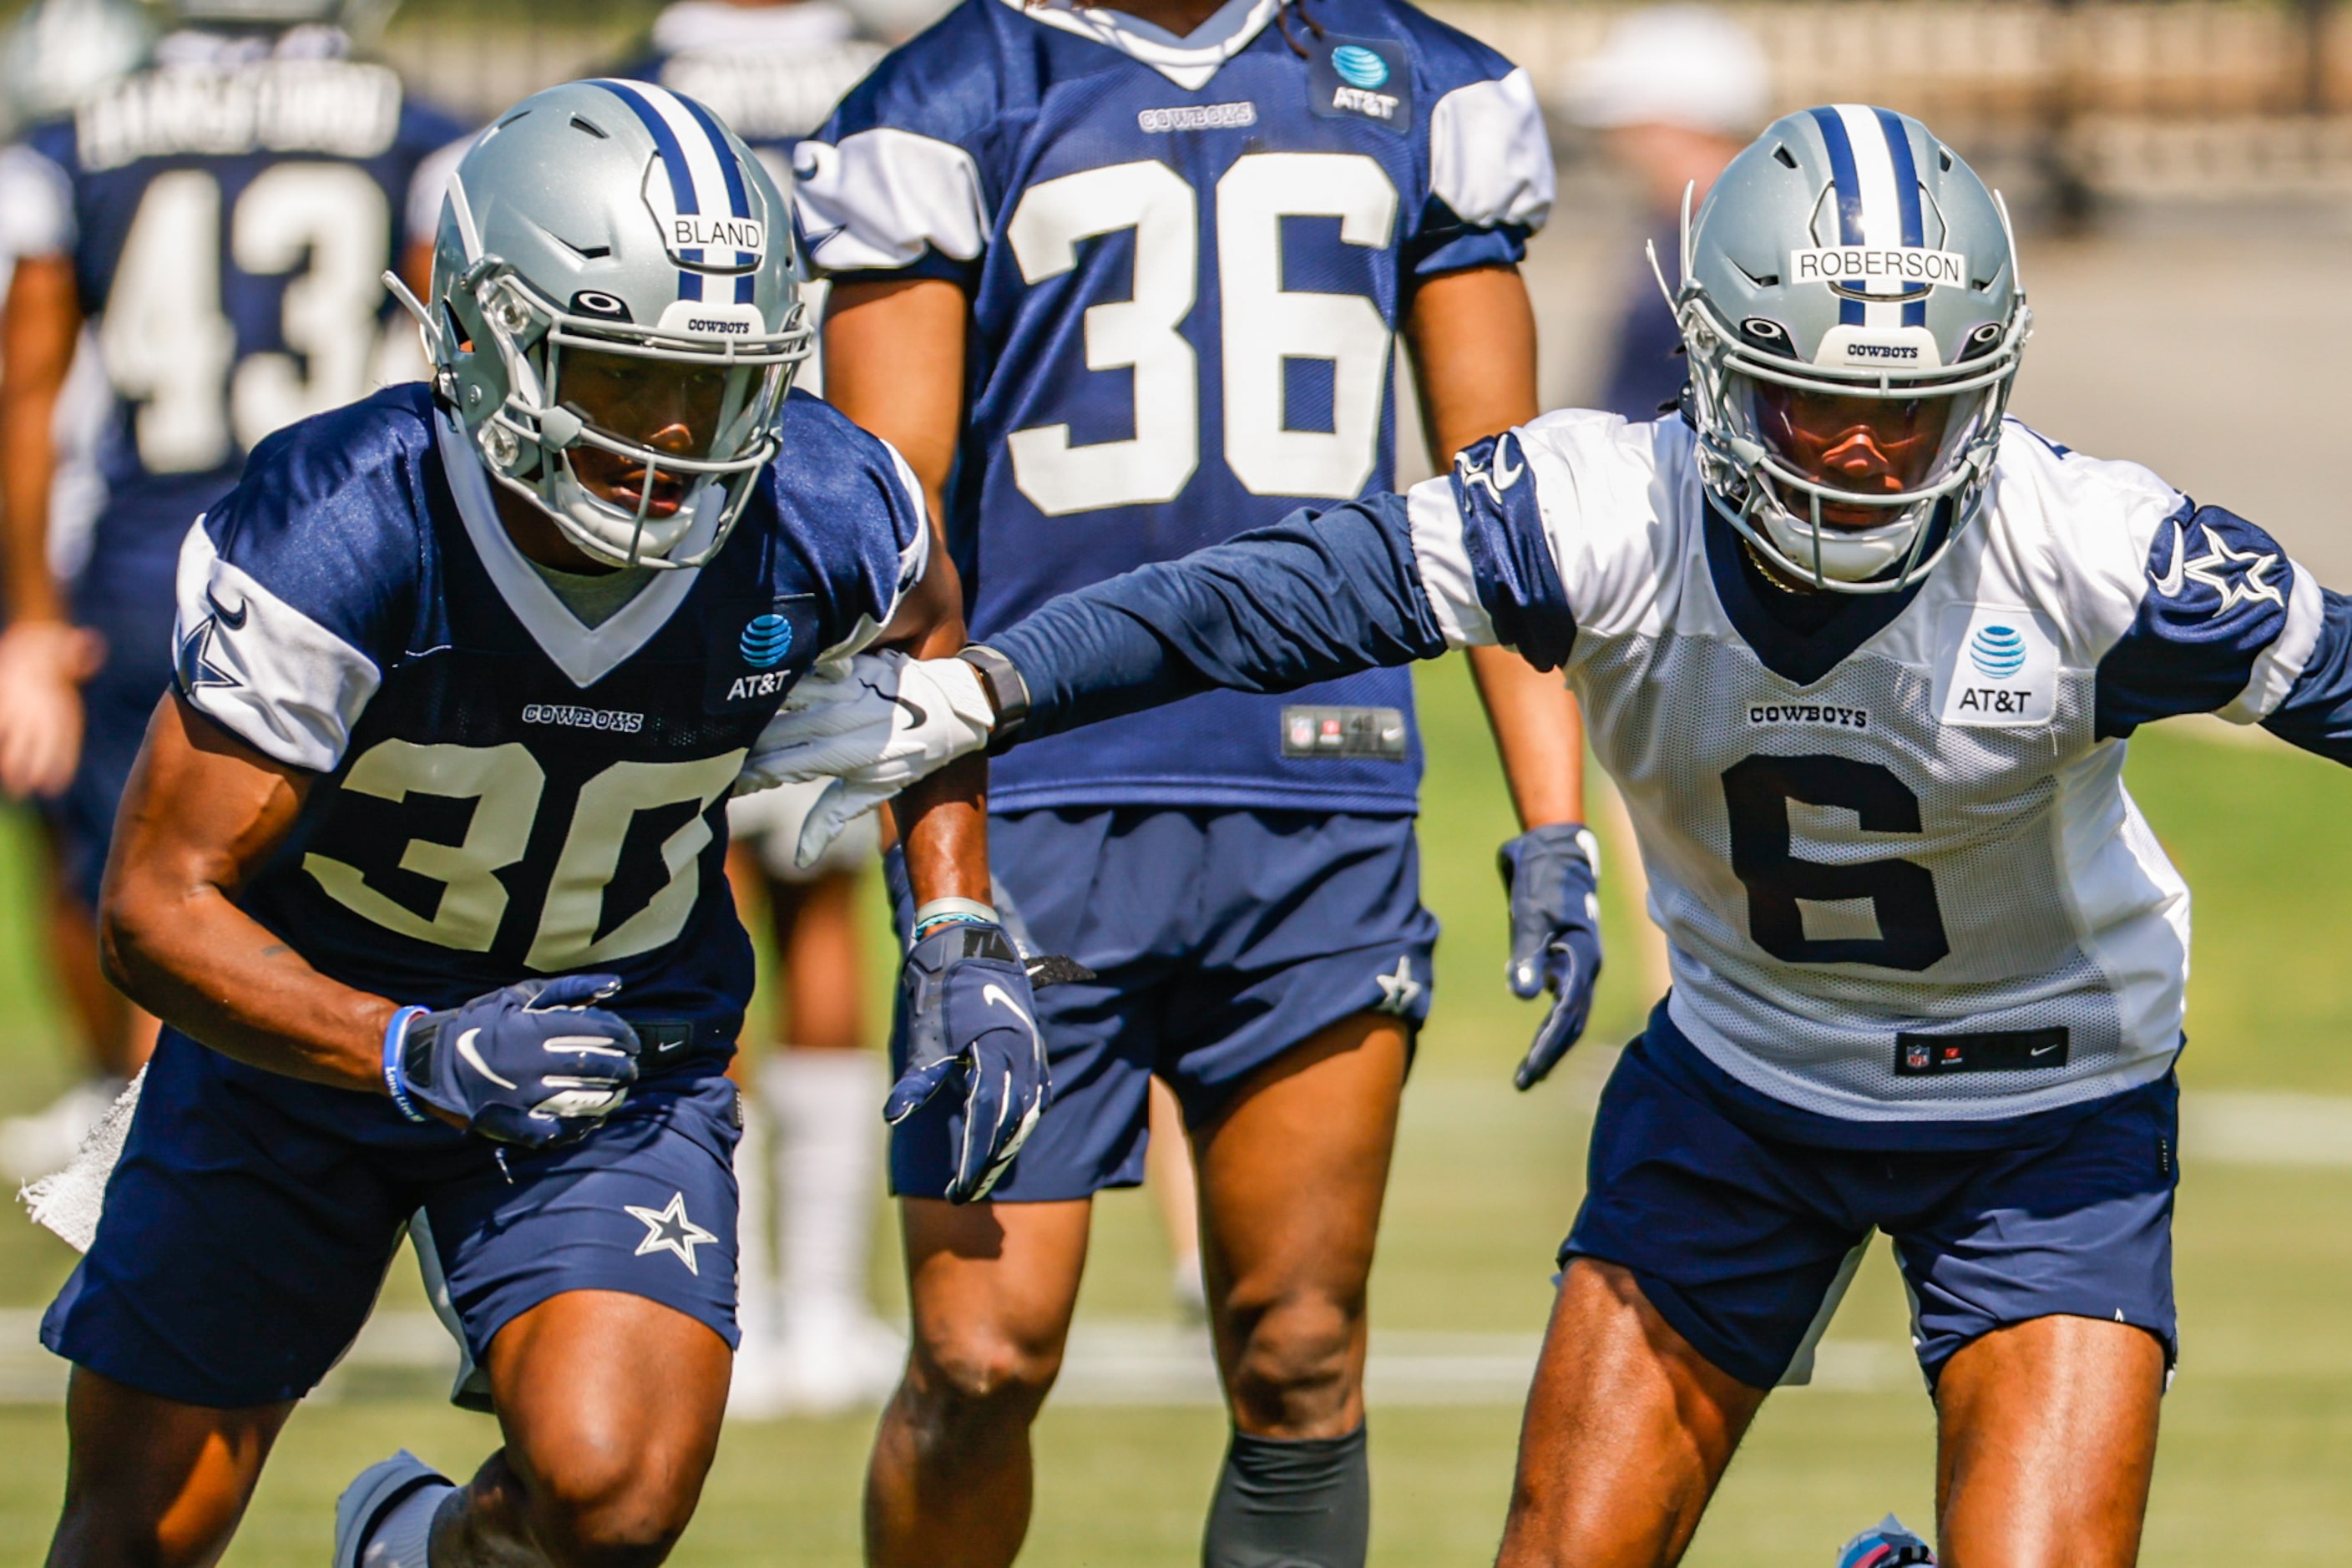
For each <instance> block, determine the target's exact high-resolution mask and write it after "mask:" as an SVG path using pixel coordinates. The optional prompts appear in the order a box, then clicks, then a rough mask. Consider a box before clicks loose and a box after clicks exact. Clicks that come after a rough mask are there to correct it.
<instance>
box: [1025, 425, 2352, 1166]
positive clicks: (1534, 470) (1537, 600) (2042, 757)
mask: <svg viewBox="0 0 2352 1568" xmlns="http://www.w3.org/2000/svg"><path fill="white" fill-rule="evenodd" d="M1787 597H1788V595H1780V594H1779V592H1778V591H1777V590H1772V589H1769V588H1767V587H1765V586H1763V585H1762V579H1761V578H1760V575H1759V574H1757V573H1756V572H1755V571H1754V569H1753V567H1752V565H1751V564H1750V563H1748V562H1747V560H1746V557H1745V555H1744V552H1743V550H1742V547H1741V545H1740V543H1739V541H1738V536H1737V535H1736V534H1735V533H1733V531H1731V528H1730V526H1729V524H1727V523H1726V522H1725V521H1723V519H1722V518H1721V516H1720V515H1719V513H1717V511H1716V510H1714V509H1713V507H1712V506H1711V505H1710V503H1709V502H1708V500H1707V499H1706V490H1705V489H1704V487H1703V485H1702V483H1701V479H1700V474H1699V468H1698V463H1697V458H1696V442H1695V440H1694V437H1693V436H1692V433H1691V430H1690V427H1689V426H1687V425H1685V423H1684V422H1683V421H1682V420H1681V419H1679V418H1670V419H1663V420H1657V421H1654V422H1648V423H1643V424H1633V425H1629V424H1627V423H1625V422H1624V421H1623V420H1622V419H1619V418H1616V417H1614V416H1607V415H1601V414H1592V413H1585V412H1580V411H1572V412H1567V413H1560V414H1551V415H1547V416H1544V417H1543V418H1541V419H1538V420H1537V421H1535V422H1534V423H1533V424H1531V425H1529V426H1527V427H1526V428H1525V429H1524V430H1520V431H1515V432H1512V433H1510V434H1509V435H1507V436H1506V437H1502V438H1500V439H1499V440H1496V441H1487V442H1482V443H1480V444H1479V445H1478V446H1476V447H1472V448H1471V449H1470V450H1469V451H1468V452H1466V453H1465V454H1464V456H1463V459H1462V462H1461V465H1460V466H1459V467H1458V468H1457V469H1456V471H1455V472H1454V473H1453V474H1452V475H1449V476H1445V477H1441V478H1439V479H1432V480H1430V481H1429V482H1427V483H1426V484H1423V485H1420V486H1417V487H1415V488H1414V489H1413V490H1412V495H1411V498H1410V500H1403V499H1400V498H1394V497H1381V498H1378V499H1377V500H1374V501H1371V502H1369V503H1365V504H1364V505H1362V506H1360V507H1351V508H1341V509H1339V510H1335V511H1332V512H1330V513H1328V514H1326V515H1324V516H1322V517H1320V518H1310V517H1307V516H1305V515H1303V514H1302V515H1301V516H1300V517H1298V518H1296V519H1293V520H1292V521H1288V522H1286V523H1284V524H1282V525H1280V526H1279V527H1277V528H1275V529H1269V530H1265V531H1262V532H1261V533H1259V534H1257V535H1255V536H1254V537H1253V538H1251V539H1248V540H1243V541H1236V542H1233V543H1231V544H1227V545H1224V546H1223V547H1220V548H1217V549H1213V550H1210V551H1207V552H1202V553H1201V554H1198V555H1195V556H1193V557H1192V558H1191V559H1190V560H1188V561H1185V562H1182V563H1168V564H1162V565H1159V566H1155V567H1152V568H1150V570H1148V571H1146V572H1142V573H1138V574H1134V575H1132V576H1130V577H1128V578H1126V579H1123V580H1121V581H1119V582H1115V583H1106V584H1098V585H1097V586H1096V587H1095V588H1092V589H1089V590H1087V591H1086V592H1085V593H1083V594H1080V595H1072V596H1070V597H1067V598H1065V599H1064V600H1062V601H1061V602H1060V603H1059V604H1057V605H1053V606H1050V607H1048V608H1047V609H1045V611H1043V612H1041V613H1040V614H1038V615H1037V616H1034V617H1032V618H1031V620H1030V621H1029V622H1028V623H1027V624H1026V625H1024V626H1019V627H1015V628H1013V629H1012V630H1011V631H1010V632H1008V633H1007V634H1005V635H1004V636H1003V637H1000V638H999V639H998V644H997V646H998V647H1001V648H1002V649H1003V651H1004V652H1005V653H1006V654H1008V655H1009V656H1010V657H1012V658H1013V660H1014V662H1015V663H1016V664H1017V665H1018V666H1019V667H1020V668H1021V671H1022V673H1023V674H1024V676H1025V677H1027V679H1028V680H1029V686H1030V690H1031V693H1032V697H1033V699H1034V706H1033V708H1032V710H1031V712H1030V716H1029V720H1028V725H1029V726H1031V727H1035V728H1041V729H1045V730H1048V731H1050V730H1053V729H1056V728H1061V727H1063V726H1065V725H1067V724H1068V723H1070V722H1071V721H1074V720H1077V721H1083V720H1084V719H1086V718H1087V717H1088V716H1090V715H1093V714H1100V713H1107V712H1118V711H1126V710H1131V709H1132V708H1134V707H1135V706H1136V705H1137V704H1138V703H1139V702H1145V701H1150V700H1160V699H1162V698H1164V697H1166V696H1168V695H1171V694H1173V693H1176V692H1181V691H1186V690H1192V689H1197V688H1198V687H1199V686H1200V685H1202V684H1206V683H1223V684H1232V685H1242V686H1246V687H1250V688H1252V689H1260V690H1264V689H1281V688H1282V687H1284V686H1287V685H1295V684H1297V682H1299V681H1302V680H1306V679H1315V678H1318V677H1320V676H1324V675H1328V674H1329V673H1332V672H1335V671H1339V670H1345V669H1350V668H1362V667H1363V666H1365V665H1367V664H1372V663H1398V662H1402V661H1403V660H1406V659H1410V658H1427V657H1430V656H1431V655H1433V654H1434V653H1437V652H1439V651H1442V650H1443V649H1444V648H1445V647H1462V646H1465V645H1479V644H1488V643H1495V642H1501V643H1505V644H1507V645H1510V646H1512V647H1517V648H1518V650H1519V651H1520V652H1521V653H1523V654H1525V655H1527V656H1528V658H1530V659H1531V660H1533V661H1534V662H1536V663H1537V664H1538V665H1541V666H1543V667H1546V668H1549V667H1552V666H1555V665H1558V666H1562V667H1564V668H1566V670H1567V672H1568V676H1569V680H1570V685H1571V686H1573V687H1574V689H1576V691H1577V694H1578V695H1579V696H1580V698H1581V699H1582V701H1583V705H1584V714H1585V723H1586V725H1587V727H1588V730H1589V732H1590V733H1591V737H1592V743H1593V749H1594V751H1595V752H1597V753H1598V754H1599V756H1600V758H1601V762H1602V763H1603V764H1605V765H1606V766H1607V768H1608V770H1609V773H1610V776H1611V777H1612V779H1614V780H1615V781H1616V783H1617V785H1618V788H1619V790H1620V791H1621V793H1622V795H1624V797H1625V805H1626V808H1627V810H1628V812H1629V814H1630V815H1631V816H1632V817H1633V827H1634V831H1635V834H1636V836H1637V837H1639V839H1640V840H1641V846H1642V861H1643V865H1644V867H1646V868H1647V869H1648V872H1649V878H1650V910H1651V912H1652V914H1653V915H1654V916H1655V918H1656V919H1657V921H1658V922H1659V924H1660V925H1661V926H1662V927H1664V931H1665V932H1666V937H1667V942H1668V947H1669V952H1670V955H1671V959H1672V964H1673V970H1674V992H1673V994H1672V996H1671V998H1670V999H1669V1003H1668V1016H1669V1017H1670V1019H1671V1021H1672V1023H1673V1025H1674V1026H1675V1030H1676V1031H1677V1032H1678V1034H1679V1036H1680V1037H1682V1038H1684V1039H1686V1040H1688V1041H1689V1042H1690V1043H1691V1044H1692V1045H1693V1046H1694V1047H1696V1049H1697V1050H1698V1051H1699V1052H1701V1053H1702V1054H1703V1055H1704V1056H1705V1057H1706V1058H1707V1059H1708V1060H1709V1061H1711V1062H1712V1063H1713V1064H1714V1065H1715V1066H1716V1067H1717V1068H1719V1069H1720V1070H1721V1072H1722V1073H1724V1074H1726V1075H1727V1076H1728V1077H1730V1078H1731V1079H1735V1080H1737V1081H1738V1083H1739V1084H1741V1085H1744V1086H1746V1088H1748V1089H1751V1090H1755V1091H1757V1092H1759V1093H1762V1094H1764V1095H1767V1096H1769V1097H1770V1098H1771V1099H1772V1100H1777V1101H1779V1102H1780V1103H1782V1104H1784V1105H1794V1106H1796V1107H1798V1108H1799V1109H1800V1110H1804V1111H1808V1112H1811V1113H1812V1114H1815V1115H1818V1116H1826V1117H1832V1118H1836V1119H1839V1120H1841V1121H1879V1122H1890V1123H1921V1124H1930V1123H1946V1122H1992V1121H2002V1120H2007V1119H2011V1118H2014V1117H2020V1116H2025V1115H2031V1114H2035V1113H2040V1112H2045V1111H2053V1110H2059V1109H2062V1108H2064V1107H2068V1106H2075V1105H2086V1104H2089V1103H2090V1102H2092V1101H2094V1100H2098V1099H2100V1098H2102V1097H2104V1096H2107V1095H2111V1094H2115V1093H2117V1092H2120V1091H2122V1090H2125V1089H2131V1088H2133V1087H2135V1086H2137V1085H2141V1084H2145V1083H2148V1082H2151V1081H2154V1080H2155V1079H2160V1078H2162V1077H2163V1076H2164V1075H2165V1074H2166V1073H2167V1072H2168V1071H2169V1070H2170V1068H2171V1064H2172V1060H2173V1058H2174V1056H2175V1055H2176V1054H2177V1052H2178V1051H2179V1045H2180V1024H2181V1009H2182V1003H2183V992H2184V987H2185V984H2186V981H2187V979H2188V973H2189V890H2188V889H2187V888H2186V887H2185V886H2184V885H2183V884H2182V882H2181V880H2180V878H2179V876H2178V874H2176V873H2175V871H2174V870H2173V868H2172V866H2171V864H2170V863H2169V862H2168V860H2167V858H2166V857H2165V854H2164V851H2163V849H2162V847H2160V846H2159V845H2158V843H2157V840H2156V836H2155V834H2154V833H2153V832H2152V831H2150V829H2149V827H2148V826H2147V822H2146V821H2145V820H2144V819H2143V818H2142V817H2141V816H2140V813H2139V811H2138V809H2137V806H2135V805H2133V803H2132V800H2131V796H2130V795H2129V794H2128V792H2126V789H2125V788H2124V784H2123V770H2124V754H2125V747H2126V737H2127V736H2129V735H2130V733H2131V732H2132V731H2133V730H2134V729H2136V728H2137V726H2138V725H2140V724H2143V723H2147V722H2148V721H2152V720H2158V719H2164V718H2168V717H2171V716H2174V715H2178V714H2185V713H2217V714H2219V715H2220V716H2221V717H2222V718H2223V719H2227V720H2230V721H2233V722H2237V723H2242V724H2246V723H2261V724H2263V726H2265V727H2266V728H2268V729H2269V730H2270V731H2273V733H2275V734H2277V735H2280V736H2282V737H2284V739H2286V740H2288V741H2291V742H2294V743H2295V744H2297V745H2301V746H2305V747H2307V748H2309V749H2311V750H2313V751H2315V752H2320V753H2322V754H2323V755H2326V756H2331V757H2334V758H2336V759H2337V760H2339V761H2352V601H2347V599H2345V598H2343V597H2342V596H2340V595H2335V594H2331V593H2327V592H2325V591H2323V590H2322V589H2321V587H2320V586H2319V584H2318V583H2317V582H2316V581H2315V579H2314V578H2313V577H2312V575H2311V574H2310V573H2309V572H2308V571H2306V570H2305V569H2304V568H2303V567H2302V566H2300V565H2298V564H2297V563H2294V561H2293V560H2292V559H2290V558H2289V557H2288V555H2287V553H2286V552H2285V551H2284V549H2283V548H2281V547H2280V545H2279V544H2278V542H2276V541H2275V540H2273V539H2272V538H2271V537H2270V536H2269V535H2268V534H2266V533H2265V532H2263V531H2262V530H2261V529H2260V528H2257V527H2256V526H2255V525H2253V524H2252V523H2251V522H2248V521H2246V520H2244V519H2243V518H2241V517H2237V516H2234V515H2232V514H2231V513H2230V512H2228V511H2225V510H2221V508H2218V507H2200V506H2199V505H2197V504H2196V503H2195V502H2193V501H2191V500H2189V499H2188V498H2187V497H2185V496H2183V495H2182V494H2181V493H2180V492H2179V491H2178V490H2177V489H2173V488H2172V487H2171V486H2170V485H2168V484H2166V483H2165V482H2164V481H2163V480H2162V479H2158V477H2157V476H2156V475H2154V474H2152V473H2150V472H2148V471H2147V469H2146V468H2140V467H2139V466H2137V464H2132V463H2122V462H2103V461H2100V460H2097V459H2095V458H2086V457H2084V456H2082V455H2080V454H2077V453H2072V452H2069V451H2067V450H2066V449H2065V448H2063V447H2058V446H2055V445H2053V444H2052V443H2050V442H2048V441H2046V440H2044V439H2043V438H2042V437H2040V436H2038V435H2036V434H2035V433H2034V432H2033V431H2032V430H2031V429H2029V428H2028V427H2027V426H2023V425H2021V424H2019V423H2018V422H2016V421H2015V420H2011V421H2010V422H2009V424H2008V425H2007V426H2005V427H2004V431H2003V435H2002V438H2001V442H2000V454H1999V458H1998V460H1997V462H1996V465H1995V468H1994V470H1993V473H1992V475H1991V477H1990V480H1989V491H1988V495H1987V498H1986V500H1985V502H1984V505H1983V508H1982V510H1981V513H1980V515H1979V517H1978V518H1977V519H1976V520H1975V521H1974V522H1973V523H1972V524H1971V525H1970V526H1969V528H1968V529H1967V530H1966V531H1964V532H1962V533H1960V534H1959V535H1958V536H1957V537H1956V538H1955V539H1954V541H1953V542H1952V544H1951V547H1950V550H1949V552H1948V554H1947V555H1946V557H1945V558H1944V560H1943V561H1942V563H1940V564H1939V565H1938V566H1937V568H1936V570H1935V571H1934V572H1932V573H1930V574H1928V575H1927V577H1926V579H1925V580H1924V581H1923V582H1921V583H1920V584H1917V585H1916V586H1915V587H1914V588H1913V589H1911V590H1909V591H1907V592H1906V593H1903V594H1889V595H1874V596H1871V597H1867V598H1864V597H1859V596H1856V597H1852V598H1846V599H1843V600H1841V601H1839V602H1838V603H1837V604H1836V605H1834V606H1832V613H1831V614H1830V615H1829V616H1828V618H1827V620H1826V621H1825V622H1821V623H1820V624H1815V625H1812V626H1810V627H1808V626H1804V625H1801V624H1791V623H1792V622H1796V621H1798V620H1800V619H1801V617H1798V616H1794V615H1792V614H1790V605H1788V604H1787V603H1786V602H1785V600H1786V599H1787ZM1804 607H1806V608H1817V607H1819V606H1818V605H1810V604H1809V605H1806V606H1804ZM1922 1141H1923V1142H1924V1141H1926V1140H1925V1139H1923V1140H1922Z"/></svg>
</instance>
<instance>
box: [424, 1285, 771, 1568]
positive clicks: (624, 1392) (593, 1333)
mask: <svg viewBox="0 0 2352 1568" xmlns="http://www.w3.org/2000/svg"><path fill="white" fill-rule="evenodd" d="M732 1359H733V1352H731V1351H730V1348H729V1346H728V1344H727V1342H726V1341H725V1340H724V1339H723V1338H721V1337H720V1336H719V1334H718V1333H716V1332H715V1331H712V1329H711V1328H710V1326H709V1324H707V1323H704V1322H701V1321H698V1320H697V1319H696V1318H694V1317H692V1316H690V1315H688V1314H687V1313H685V1312H681V1311H678V1310H677V1309H675V1308H672V1307H667V1306H664V1305H663V1304H661V1303H660V1302H657V1301H653V1300H647V1299H646V1298H645V1297H642V1296H633V1295H626V1294H623V1293H620V1292H617V1291H609V1290H573V1291H567V1292H565V1293H564V1294H562V1295H560V1296H556V1297H552V1298H551V1299H550V1300H546V1301H543V1302H541V1304H540V1305H538V1306H536V1307H533V1308H531V1309H530V1310H528V1311H526V1312H524V1313H522V1314H521V1315H520V1316H519V1317H517V1318H516V1319H514V1320H513V1321H511V1322H509V1323H508V1324H507V1325H506V1326H505V1327H504V1328H502V1329H500V1330H499V1333H498V1335H497V1337H496V1338H495V1339H493V1340H492V1341H491V1342H490V1347H489V1359H488V1371H489V1375H490V1388H491V1396H492V1398H493V1400H494V1401H495V1403H496V1405H497V1408H498V1414H499V1431H500V1433H501V1435H502V1436H504V1437H505V1439H506V1442H505V1446H504V1447H501V1448H500V1449H499V1451H498V1452H497V1453H495V1454H493V1455H491V1456H490V1457H489V1458H488V1459H487V1460H485V1461H484V1462H483V1464H482V1467H481V1468H480V1469H478V1470H477V1471H476V1472H475V1474H474V1478H473V1479H472V1480H471V1481H470V1482H468V1483H467V1485H466V1486H465V1487H463V1488H462V1489H457V1490H456V1491H454V1492H453V1493H451V1494H449V1495H448V1496H447V1497H446V1499H442V1500H437V1502H436V1506H435V1510H434V1512H435V1517H434V1521H433V1525H432V1561H433V1563H434V1564H435V1568H509V1564H516V1565H520V1564H530V1565H532V1568H537V1565H538V1564H541V1563H546V1564H551V1565H552V1568H604V1565H605V1564H613V1565H615V1568H618V1565H622V1564H628V1565H635V1564H650V1563H659V1562H661V1561H662V1560H663V1559H664V1558H666V1557H667V1556H668V1555H669V1551H670V1548H671V1547H672V1546H674V1545H676V1544H677V1538H678V1536H679V1535H680V1534H682V1533H683V1532H684V1531H685V1530H686V1527H687V1524H688V1521H690V1520H692V1519H693V1517H694V1508H695V1503H696V1502H697V1500H699V1498H700V1497H701V1495H702V1482H703V1478H704V1477H705V1476H707V1475H708V1474H709V1470H710V1461H711V1458H712V1456H713V1455H714V1454H716V1453H717V1452H718V1447H719V1419H720V1416H721V1415H723V1414H724V1412H725V1410H726V1405H727V1379H728V1371H729V1366H730V1362H731V1361H732ZM402 1568H424V1564H423V1563H416V1564H414V1565H410V1564H403V1565H402Z"/></svg>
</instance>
